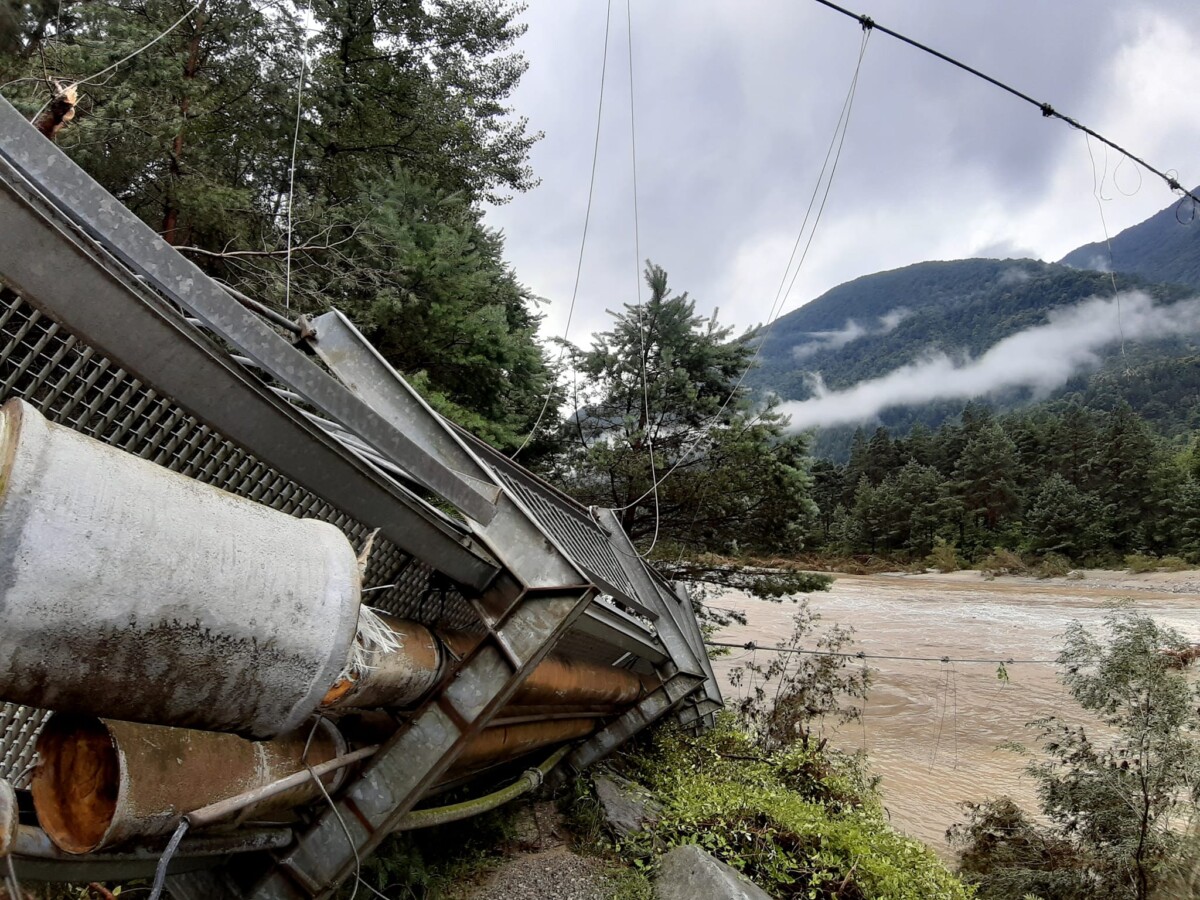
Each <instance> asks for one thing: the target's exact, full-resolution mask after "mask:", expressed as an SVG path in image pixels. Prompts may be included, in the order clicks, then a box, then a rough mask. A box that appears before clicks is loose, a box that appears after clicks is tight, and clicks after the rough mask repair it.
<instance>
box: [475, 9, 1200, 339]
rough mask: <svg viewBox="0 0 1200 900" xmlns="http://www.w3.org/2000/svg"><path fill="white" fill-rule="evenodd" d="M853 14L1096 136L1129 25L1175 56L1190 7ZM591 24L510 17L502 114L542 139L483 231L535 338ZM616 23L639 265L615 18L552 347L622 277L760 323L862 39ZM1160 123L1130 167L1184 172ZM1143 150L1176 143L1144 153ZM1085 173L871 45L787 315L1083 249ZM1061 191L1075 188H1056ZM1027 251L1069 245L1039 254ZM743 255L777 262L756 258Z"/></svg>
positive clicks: (770, 21)
mask: <svg viewBox="0 0 1200 900" xmlns="http://www.w3.org/2000/svg"><path fill="white" fill-rule="evenodd" d="M868 12H869V13H870V14H871V15H872V16H873V17H874V18H875V19H876V21H879V22H881V23H884V24H887V25H889V26H891V27H894V28H896V29H897V30H900V31H902V32H905V33H907V34H911V35H912V36H913V37H915V38H917V39H919V40H923V41H926V42H927V43H929V44H931V45H933V46H936V47H938V48H941V49H945V50H947V51H948V52H951V53H953V54H955V55H957V56H960V57H962V58H963V59H964V61H965V62H968V63H971V64H973V65H977V66H979V67H980V68H982V69H984V70H985V71H988V72H991V73H994V74H996V75H997V76H999V77H1001V78H1004V79H1005V80H1008V81H1010V82H1011V83H1013V84H1014V85H1015V86H1017V87H1019V88H1021V89H1023V90H1026V91H1027V92H1029V93H1030V94H1031V95H1033V96H1035V97H1037V98H1038V99H1045V100H1047V101H1050V102H1053V103H1054V104H1055V105H1056V107H1057V108H1060V109H1062V110H1063V111H1064V112H1066V113H1068V114H1074V115H1077V116H1078V117H1079V118H1080V119H1081V121H1084V122H1086V123H1089V124H1094V125H1096V126H1097V127H1100V128H1101V130H1103V129H1104V127H1106V123H1109V122H1112V121H1113V119H1114V116H1117V117H1118V124H1121V122H1120V120H1119V115H1120V114H1121V113H1122V112H1123V110H1122V109H1120V108H1115V109H1114V108H1113V107H1112V106H1111V105H1110V103H1111V102H1113V101H1112V100H1111V98H1112V95H1113V93H1114V86H1113V84H1112V81H1111V77H1110V76H1111V73H1112V72H1113V71H1114V66H1115V65H1116V61H1117V60H1118V59H1119V58H1120V55H1121V52H1122V50H1123V49H1124V48H1127V47H1130V46H1134V45H1136V44H1137V43H1138V42H1139V41H1144V39H1145V28H1144V27H1142V26H1143V25H1144V21H1143V19H1144V17H1145V16H1149V15H1161V16H1163V17H1165V18H1166V20H1167V25H1168V26H1169V28H1170V31H1171V33H1173V34H1177V35H1180V36H1182V37H1181V39H1183V40H1190V38H1188V37H1187V36H1188V35H1194V34H1197V33H1200V4H1197V3H1195V2H1194V0H1143V2H1139V3H1137V4H1126V3H1120V2H1118V0H1098V2H1097V3H1096V4H1094V5H1093V6H1089V10H1088V14H1087V15H1080V14H1079V12H1078V10H1077V9H1076V8H1075V6H1074V5H1072V4H1047V3H1043V2H1038V0H1012V2H1010V3H1004V4H969V3H962V4H938V5H936V6H926V5H923V4H913V3H910V2H904V0H872V8H871V9H870V10H868ZM604 13H605V7H604V5H603V4H601V3H595V2H593V3H582V2H575V3H572V2H566V0H563V2H543V3H535V4H531V5H530V7H529V8H528V10H527V12H526V13H525V14H524V16H523V19H524V21H526V22H527V23H528V25H529V30H528V33H527V34H526V36H525V37H524V38H522V40H521V43H520V45H519V46H520V49H521V50H522V51H523V52H524V53H525V55H526V57H527V59H528V61H529V64H530V68H529V71H528V73H527V74H526V76H525V78H524V80H523V81H522V84H521V86H520V87H519V88H518V91H517V93H516V94H515V95H514V96H513V98H512V101H511V105H512V107H513V109H514V110H515V112H516V113H518V114H520V115H525V116H528V117H529V120H530V125H531V127H532V128H534V129H540V130H542V131H544V132H545V134H546V138H545V139H544V140H543V141H542V142H541V143H540V144H539V145H538V146H537V147H536V148H535V150H534V153H533V158H532V165H533V168H534V170H535V172H536V173H537V174H538V175H539V176H541V178H542V184H541V186H540V187H538V188H536V189H535V190H534V191H532V192H530V193H528V194H525V195H521V196H518V197H516V198H514V199H513V200H512V202H511V203H509V204H507V205H505V206H502V207H498V208H495V209H490V210H489V211H488V214H487V215H488V221H489V223H490V224H492V225H494V226H496V227H501V228H503V229H504V231H505V234H506V237H507V255H508V258H509V260H510V262H511V263H512V264H513V266H514V268H515V270H516V272H517V274H518V275H519V276H520V278H521V279H522V281H524V282H525V283H527V284H528V285H529V286H530V288H531V289H532V290H533V291H534V292H536V293H537V294H540V295H542V296H544V297H547V298H548V299H549V300H550V301H551V303H550V305H549V306H548V307H547V310H548V312H547V322H546V326H545V327H544V333H546V334H547V335H550V334H558V333H561V328H562V325H563V323H564V322H565V320H566V307H567V304H568V300H569V298H570V295H571V289H572V284H573V281H574V268H575V260H576V257H577V254H578V252H579V242H580V235H581V231H582V227H583V218H584V209H585V207H586V203H587V182H588V175H589V172H590V167H591V154H592V140H593V136H594V126H595V113H596V101H597V87H598V80H599V74H600V62H601V47H602V44H603V38H604ZM633 16H634V23H633V24H634V35H633V42H634V72H635V79H636V83H635V88H636V104H637V143H638V191H639V207H640V210H639V211H640V232H641V241H640V248H638V249H637V250H635V248H634V240H633V230H634V229H633V209H632V198H631V188H632V168H631V165H630V159H629V149H630V148H629V124H630V123H629V84H628V57H627V49H626V40H625V20H624V8H623V5H622V4H614V6H613V14H612V30H611V33H610V35H609V58H608V86H607V91H606V95H605V110H604V122H603V131H602V135H601V146H600V158H599V165H598V170H597V175H596V196H595V201H594V204H593V209H592V220H591V225H590V228H589V238H588V246H587V253H586V256H585V259H584V266H583V276H582V279H581V286H580V294H579V304H578V309H577V311H576V320H575V321H576V324H575V325H574V326H573V327H572V337H573V338H574V339H575V340H577V341H584V342H586V341H587V332H588V331H589V330H593V329H595V328H598V327H606V319H605V316H604V314H603V310H604V309H605V307H610V308H613V307H617V306H619V305H620V304H621V303H624V302H632V301H634V300H636V297H637V283H636V281H635V275H636V271H637V260H638V259H639V258H641V259H645V258H650V259H653V260H654V261H655V262H657V263H659V264H661V265H663V266H664V267H665V268H666V269H667V270H668V271H669V272H670V274H671V281H672V284H673V285H674V286H675V287H676V289H678V290H681V291H682V290H689V291H690V292H691V293H692V295H693V297H695V298H696V299H697V302H698V307H697V309H698V311H699V312H701V313H706V312H708V310H709V309H711V307H713V306H717V305H719V306H721V308H722V312H723V317H724V318H725V320H726V321H729V322H730V323H731V324H734V325H736V326H739V327H744V326H749V325H753V324H755V323H757V322H762V321H763V320H764V319H765V318H766V317H767V312H768V310H769V309H770V307H771V301H772V298H773V295H774V290H775V286H776V285H777V284H778V281H779V278H780V277H781V275H782V269H783V267H784V263H785V261H786V257H787V252H788V250H789V249H790V247H791V244H792V242H793V241H794V239H795V235H796V231H797V230H798V228H799V225H800V221H801V219H802V218H803V214H804V209H805V206H806V205H807V203H808V199H809V197H810V196H811V193H812V189H813V182H814V181H815V179H816V174H817V171H818V170H819V168H820V166H821V161H822V159H823V158H824V154H825V150H826V148H827V146H828V141H829V137H830V134H831V133H832V131H833V127H834V123H835V122H836V121H837V117H838V111H839V110H840V108H841V103H842V99H843V97H844V91H845V88H846V86H847V85H848V83H849V79H850V76H851V74H852V72H853V69H854V60H855V57H856V55H857V50H858V46H859V41H860V38H861V31H860V30H859V29H858V28H857V26H856V25H855V24H854V22H852V21H850V20H847V19H845V18H844V17H842V16H839V15H837V14H836V13H833V12H831V11H829V10H827V9H824V8H822V7H820V6H818V5H817V4H815V3H811V2H794V0H764V2H762V3H758V4H752V5H750V6H747V5H745V4H730V3H727V2H724V0H687V2H684V0H659V2H655V3H640V4H633ZM1164 78H1165V79H1167V80H1165V81H1164V80H1163V79H1164ZM1147 79H1148V80H1147V82H1146V87H1145V89H1144V93H1146V95H1147V96H1149V97H1158V96H1160V95H1161V97H1163V98H1166V99H1163V100H1161V101H1160V105H1166V106H1170V98H1171V96H1172V91H1173V90H1178V91H1180V93H1179V94H1178V101H1177V102H1176V103H1175V104H1174V107H1172V108H1177V107H1178V105H1179V104H1180V103H1185V102H1186V100H1187V94H1186V90H1185V89H1184V88H1183V86H1182V85H1183V83H1184V82H1185V79H1182V78H1180V77H1179V76H1178V73H1167V74H1166V75H1162V74H1161V73H1149V74H1148V75H1147ZM1139 84H1140V81H1139ZM1172 84H1178V85H1179V87H1178V88H1173V87H1172ZM1123 102H1124V101H1122V103H1123ZM1154 109H1157V107H1155V106H1154V105H1153V104H1149V103H1147V104H1146V105H1145V110H1151V112H1149V113H1147V112H1144V111H1143V113H1139V114H1144V115H1151V114H1153V112H1152V111H1153V110H1154ZM1181 121H1183V122H1184V124H1186V117H1184V118H1183V120H1181V119H1180V117H1179V116H1177V115H1175V116H1172V118H1171V121H1170V123H1166V122H1164V123H1162V124H1161V125H1160V124H1159V122H1158V120H1157V119H1153V120H1150V121H1149V123H1148V124H1145V123H1143V120H1138V122H1137V126H1138V127H1137V130H1136V131H1134V132H1133V134H1134V135H1136V137H1137V140H1136V141H1134V142H1133V143H1135V144H1136V146H1133V147H1131V149H1134V150H1135V151H1136V150H1138V149H1139V148H1141V147H1143V146H1145V145H1147V144H1149V146H1150V147H1151V149H1152V150H1154V152H1155V154H1156V155H1155V158H1154V161H1157V162H1159V163H1160V164H1161V165H1163V166H1170V165H1182V164H1183V163H1182V162H1181V161H1180V160H1185V159H1187V155H1186V153H1185V152H1184V150H1183V148H1188V149H1189V152H1190V148H1191V147H1193V146H1194V144H1195V141H1194V140H1193V139H1191V138H1190V137H1189V133H1188V132H1186V131H1180V129H1181V128H1184V124H1181ZM1187 127H1190V126H1187ZM1172 129H1174V131H1172ZM1164 134H1171V135H1174V137H1173V138H1172V140H1174V141H1175V143H1168V144H1161V145H1160V144H1154V143H1149V142H1152V141H1161V140H1163V139H1164V138H1163V137H1162V135H1164ZM1118 137H1119V135H1118ZM1155 148H1158V149H1155ZM1172 148H1179V149H1172ZM1168 149H1169V150H1170V152H1169V153H1167V152H1162V151H1165V150H1168ZM1112 162H1113V163H1115V159H1114V160H1113V161H1112ZM1100 165H1101V167H1102V168H1103V163H1102V162H1101V163H1100ZM1087 166H1088V163H1087V155H1086V149H1085V147H1084V145H1083V143H1082V138H1080V136H1079V135H1078V133H1075V132H1072V131H1071V130H1070V129H1069V128H1067V127H1065V126H1063V125H1062V124H1061V123H1058V122H1049V121H1047V120H1045V119H1043V118H1042V117H1041V116H1040V115H1038V114H1037V111H1036V110H1034V109H1032V108H1030V107H1028V106H1027V105H1026V104H1023V103H1021V102H1020V101H1018V100H1016V99H1014V98H1012V97H1011V96H1007V95H1005V94H1003V93H1002V92H999V91H996V90H995V89H994V88H990V87H988V86H986V85H984V84H982V83H981V82H979V81H978V80H977V79H974V78H972V77H971V76H969V75H967V74H966V73H960V72H956V71H955V70H953V69H950V68H948V67H947V66H946V65H945V64H943V63H939V62H936V61H934V60H931V59H928V58H925V57H923V56H922V55H921V54H919V53H917V52H916V51H914V50H912V49H911V48H908V47H905V46H903V45H900V44H898V43H897V42H895V41H893V40H891V39H890V38H888V37H887V36H886V35H883V34H881V33H875V34H874V35H872V37H871V40H870V44H869V46H868V50H867V54H866V57H865V61H864V67H863V72H862V77H861V80H860V86H859V93H858V97H857V100H856V103H855V107H854V115H853V120H852V122H851V124H850V128H849V132H848V135H847V139H846V145H845V150H844V153H843V156H842V159H841V163H840V167H839V171H838V178H837V181H836V183H835V184H834V186H833V190H832V192H831V194H830V197H829V203H828V205H827V206H826V208H825V211H824V215H823V218H822V222H821V227H820V230H819V231H818V233H817V236H816V240H815V242H814V244H813V247H812V251H811V253H810V257H809V260H808V262H807V264H806V267H805V270H804V272H803V273H802V274H801V276H800V279H799V281H798V283H797V284H798V289H797V291H796V294H795V295H794V296H793V297H792V298H791V301H790V303H789V308H794V306H795V305H796V304H798V303H803V302H805V301H807V300H808V299H809V298H811V297H813V296H816V295H817V294H819V293H820V292H822V291H824V290H826V289H828V288H830V287H833V286H834V285H836V284H838V283H840V282H842V281H846V280H848V279H849V278H852V277H855V276H857V275H861V274H866V273H869V272H873V271H879V270H881V269H885V268H891V267H893V266H899V265H906V264H908V263H911V262H916V261H919V260H922V259H937V258H953V257H955V256H962V255H968V254H971V253H972V252H973V250H974V249H975V248H979V247H986V248H991V247H995V248H996V253H995V255H1005V256H1012V255H1025V256H1034V257H1037V256H1042V257H1045V258H1058V257H1059V256H1061V255H1062V253H1065V252H1066V251H1067V250H1069V249H1071V246H1074V245H1077V244H1082V243H1086V242H1087V241H1089V240H1094V239H1095V234H1094V233H1093V232H1098V230H1099V224H1098V222H1096V221H1095V220H1094V218H1093V217H1092V213H1093V212H1094V209H1095V201H1094V200H1092V198H1091V196H1090V186H1091V175H1090V170H1088V169H1087ZM1064 173H1068V174H1072V175H1073V176H1078V177H1072V178H1066V179H1065V180H1064ZM1181 175H1182V177H1183V178H1184V179H1185V180H1186V179H1187V178H1188V177H1189V176H1188V175H1187V173H1186V172H1182V173H1181ZM1191 177H1193V178H1194V177H1195V176H1194V174H1193V176H1191ZM1126 180H1129V179H1126ZM1077 181H1078V182H1080V183H1082V184H1083V187H1082V188H1079V189H1078V190H1077V189H1076V188H1075V187H1074V185H1075V183H1076V182H1077ZM1063 184H1066V185H1068V186H1067V187H1065V188H1064V187H1063V186H1062V185H1063ZM1054 191H1057V192H1058V193H1056V194H1054V197H1055V198H1059V197H1061V196H1063V195H1064V194H1063V192H1064V191H1066V192H1068V193H1069V194H1070V196H1075V195H1076V194H1078V196H1079V202H1078V205H1077V206H1075V207H1073V208H1070V209H1067V208H1061V209H1060V208H1059V206H1058V205H1055V206H1052V207H1050V208H1048V207H1047V203H1048V202H1049V201H1048V199H1047V198H1048V197H1049V196H1050V194H1051V193H1052V192H1054ZM1170 199H1171V198H1170V195H1169V192H1167V191H1166V190H1165V188H1164V189H1162V190H1161V192H1159V191H1156V190H1155V189H1154V184H1153V180H1152V179H1150V178H1147V179H1146V187H1145V188H1143V190H1142V192H1141V194H1140V195H1139V196H1138V197H1135V198H1125V197H1123V196H1119V195H1118V196H1117V200H1116V201H1115V202H1114V204H1113V205H1112V206H1110V208H1109V210H1108V211H1107V212H1106V215H1108V216H1109V225H1110V227H1111V228H1112V230H1113V231H1114V232H1115V231H1117V230H1119V228H1120V227H1124V226H1126V225H1130V224H1133V223H1134V222H1137V221H1140V220H1141V219H1144V218H1145V217H1146V216H1147V215H1149V214H1150V213H1152V212H1153V211H1155V210H1156V209H1158V208H1159V207H1161V206H1165V205H1166V204H1167V203H1168V202H1170ZM1048 219H1049V220H1050V222H1052V224H1053V227H1048V226H1047V220H1048ZM1027 225H1028V227H1027ZM1047 234H1052V235H1056V237H1055V238H1054V239H1055V240H1057V241H1059V242H1060V243H1064V244H1066V242H1067V241H1074V244H1066V245H1065V246H1058V245H1054V246H1043V245H1044V244H1045V243H1046V235H1047ZM1018 235H1019V237H1017V236H1018ZM1076 236H1078V240H1076ZM755 247H758V248H763V247H770V248H776V247H778V253H774V252H772V253H771V254H766V253H765V252H760V253H758V254H755V253H754V248H755ZM1028 247H1032V249H1026V248H1028ZM750 257H753V259H754V263H755V264H754V265H753V266H751V267H750V269H751V272H752V275H751V276H750V277H747V275H746V272H745V271H744V269H739V261H741V263H740V264H741V265H743V266H745V265H746V263H745V261H746V259H747V258H750Z"/></svg>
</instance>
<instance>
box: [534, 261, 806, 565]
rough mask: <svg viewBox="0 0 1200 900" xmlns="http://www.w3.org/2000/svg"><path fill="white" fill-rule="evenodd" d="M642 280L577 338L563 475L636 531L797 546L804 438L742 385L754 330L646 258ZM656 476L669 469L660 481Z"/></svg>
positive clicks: (648, 535)
mask: <svg viewBox="0 0 1200 900" xmlns="http://www.w3.org/2000/svg"><path fill="white" fill-rule="evenodd" d="M646 283H647V285H648V286H649V288H650V296H649V299H648V300H646V301H645V302H644V303H642V304H626V305H625V307H624V311H623V312H621V313H619V314H617V315H616V317H615V321H614V323H613V327H612V329H610V330H609V331H606V332H603V333H601V334H598V335H596V336H595V337H594V339H593V343H592V346H591V348H590V349H587V350H583V349H580V348H578V347H570V348H569V350H570V357H571V366H572V369H573V375H574V377H573V378H572V381H571V385H572V390H573V391H574V394H573V400H574V404H573V405H574V406H575V410H576V411H575V413H574V415H573V416H572V417H571V420H570V421H569V422H568V423H566V424H565V425H564V427H563V440H564V442H566V443H567V445H568V449H567V451H566V452H565V453H564V454H563V455H562V457H561V458H560V459H559V460H558V461H557V465H556V468H555V473H554V474H555V477H556V478H557V479H558V480H559V481H560V482H561V483H562V484H563V486H564V487H565V488H566V489H568V490H569V491H570V492H571V493H573V494H574V495H575V496H577V497H579V498H581V499H583V500H584V501H585V502H588V503H590V504H594V505H599V506H608V507H612V508H614V509H617V510H619V511H620V517H621V524H622V526H623V527H624V528H625V530H626V532H627V533H628V534H629V535H630V536H632V537H634V538H635V539H638V540H645V541H653V540H654V536H655V535H656V534H657V536H658V539H659V540H660V541H664V540H665V541H671V542H674V543H677V544H682V545H684V546H686V547H687V548H689V549H692V550H721V551H727V550H729V549H733V548H735V547H744V548H757V549H762V550H784V549H795V548H797V547H799V546H800V544H801V542H802V539H803V536H804V534H805V533H806V532H807V530H808V529H809V527H810V522H811V519H812V517H813V516H814V515H815V512H816V510H815V507H814V505H813V502H812V500H811V499H810V490H811V478H810V476H809V473H808V460H807V456H806V445H805V443H804V440H803V438H801V437H798V436H792V437H785V436H784V434H783V426H784V419H783V418H782V417H781V416H780V415H779V414H778V413H776V412H774V411H773V409H772V408H771V406H769V405H768V406H765V407H764V406H760V405H757V404H755V403H754V402H753V401H752V399H751V397H750V395H749V392H748V391H747V390H746V389H744V388H742V387H741V386H740V385H739V381H740V379H741V376H742V374H743V372H744V371H745V369H746V367H747V366H748V365H750V362H751V359H752V357H753V352H754V351H753V348H752V346H751V345H750V342H749V337H750V335H749V334H746V335H743V336H741V337H738V338H732V337H731V330H730V329H729V328H724V327H721V326H719V325H718V324H717V323H716V322H715V321H714V320H711V319H706V318H704V317H703V316H698V315H697V314H696V312H695V304H694V303H693V302H692V300H690V299H689V298H688V295H687V294H679V295H674V294H672V293H671V291H670V289H669V287H668V284H667V273H666V272H665V271H664V270H663V269H661V268H660V267H658V266H655V265H653V264H648V266H647V268H646ZM652 459H653V465H651V460H652ZM667 473H670V474H669V475H668V474H667ZM654 476H657V477H658V478H660V479H664V480H663V481H662V482H661V484H659V485H658V486H657V488H655V481H654Z"/></svg>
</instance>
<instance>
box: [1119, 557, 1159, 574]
mask: <svg viewBox="0 0 1200 900" xmlns="http://www.w3.org/2000/svg"><path fill="white" fill-rule="evenodd" d="M1125 568H1127V569H1128V570H1129V571H1130V572H1132V573H1133V574H1134V575H1143V574H1145V573H1146V572H1157V571H1158V557H1156V556H1147V555H1146V554H1144V553H1130V554H1129V555H1128V556H1126V557H1125Z"/></svg>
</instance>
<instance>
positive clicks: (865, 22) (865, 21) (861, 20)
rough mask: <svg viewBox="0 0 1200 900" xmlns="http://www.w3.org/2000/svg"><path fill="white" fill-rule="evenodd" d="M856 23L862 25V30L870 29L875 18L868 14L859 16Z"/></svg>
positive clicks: (873, 24)
mask: <svg viewBox="0 0 1200 900" xmlns="http://www.w3.org/2000/svg"><path fill="white" fill-rule="evenodd" d="M858 24H859V25H861V26H862V30H863V31H870V30H871V29H872V28H874V27H875V20H874V19H872V18H871V17H870V16H859V17H858Z"/></svg>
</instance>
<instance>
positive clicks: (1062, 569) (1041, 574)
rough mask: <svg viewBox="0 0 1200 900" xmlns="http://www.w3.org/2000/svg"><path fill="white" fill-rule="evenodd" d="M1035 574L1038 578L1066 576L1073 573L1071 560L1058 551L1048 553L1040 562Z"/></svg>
mask: <svg viewBox="0 0 1200 900" xmlns="http://www.w3.org/2000/svg"><path fill="white" fill-rule="evenodd" d="M1034 574H1035V575H1037V577H1038V578H1066V577H1067V576H1069V575H1070V574H1071V561H1070V560H1069V559H1067V558H1066V557H1065V556H1062V555H1061V554H1058V553H1047V554H1046V555H1045V556H1043V557H1042V559H1041V561H1040V562H1039V563H1038V565H1037V568H1036V569H1035V570H1034Z"/></svg>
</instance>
